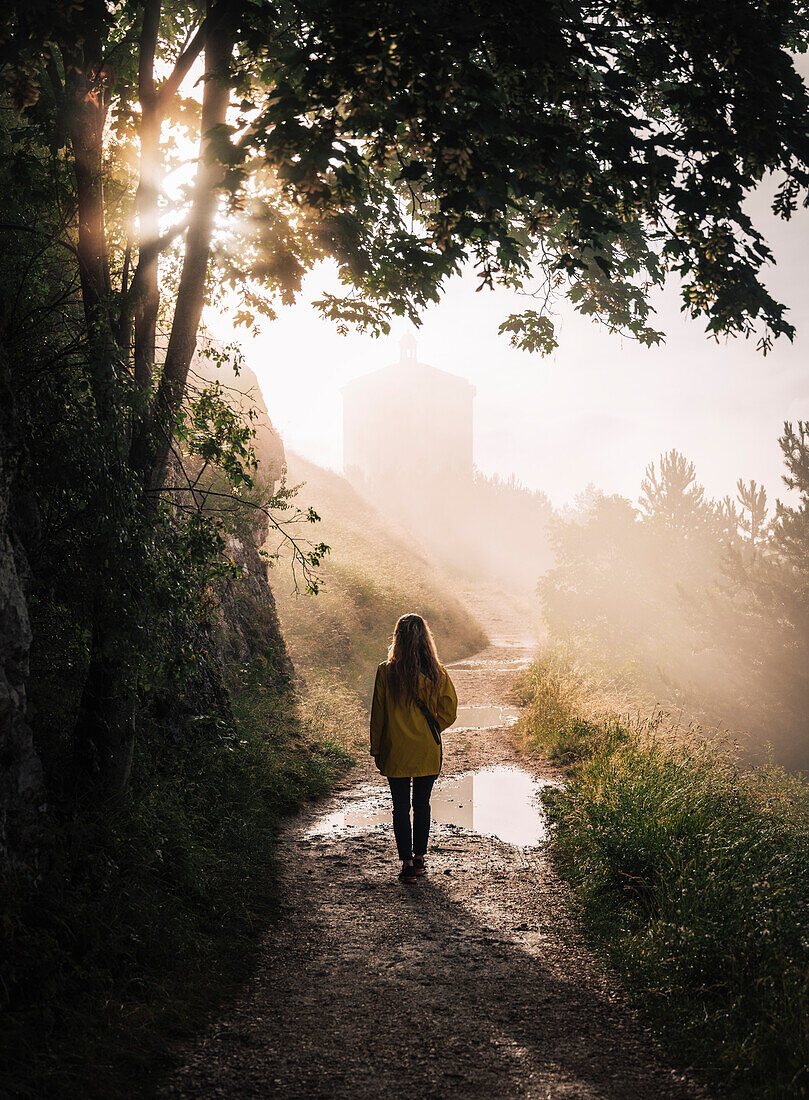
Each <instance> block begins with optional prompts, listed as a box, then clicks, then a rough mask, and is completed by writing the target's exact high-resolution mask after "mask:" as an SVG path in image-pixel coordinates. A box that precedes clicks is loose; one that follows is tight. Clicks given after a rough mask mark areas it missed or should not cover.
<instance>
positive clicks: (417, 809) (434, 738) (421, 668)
mask: <svg viewBox="0 0 809 1100" xmlns="http://www.w3.org/2000/svg"><path fill="white" fill-rule="evenodd" d="M457 710H458V697H457V695H456V694H455V688H454V687H453V685H452V680H450V678H449V673H448V672H447V670H446V669H445V668H444V666H443V665H442V664H441V662H440V661H439V660H438V653H437V652H436V649H435V642H434V641H433V636H432V634H431V633H430V628H429V626H427V624H426V623H425V621H424V619H422V617H421V615H402V617H401V619H399V621H398V623H397V624H396V628H395V630H394V631H393V641H392V642H391V645H390V649H389V650H388V659H387V661H385V662H384V663H383V664H381V665H380V666H379V668H378V669H377V670H376V683H375V684H374V701H373V705H372V707H371V755H372V756H373V758H374V760H375V761H376V766H377V767H378V768H379V770H380V771H381V772H382V774H383V775H385V776H387V778H388V783H389V784H390V793H391V797H392V798H393V834H394V836H395V837H396V849H397V851H398V853H399V859H401V861H402V870H401V871H400V873H399V881H400V882H407V883H411V882H415V881H416V879H417V878H419V877H420V876H421V875H423V874H424V872H425V866H424V856H425V854H426V852H427V838H428V837H429V835H430V794H431V792H432V789H433V783H435V781H436V778H437V777H438V773H439V772H440V771H441V731H442V730H445V729H446V728H447V726H451V725H452V723H453V722H454V721H455V715H456V713H457ZM411 779H412V780H413V825H412V829H411V825H410V780H411Z"/></svg>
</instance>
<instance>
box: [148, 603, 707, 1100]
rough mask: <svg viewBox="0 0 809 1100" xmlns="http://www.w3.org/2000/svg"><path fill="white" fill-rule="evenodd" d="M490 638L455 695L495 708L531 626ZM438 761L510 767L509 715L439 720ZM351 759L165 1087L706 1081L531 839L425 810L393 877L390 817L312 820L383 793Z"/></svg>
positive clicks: (630, 1092)
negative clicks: (240, 980) (642, 1015)
mask: <svg viewBox="0 0 809 1100" xmlns="http://www.w3.org/2000/svg"><path fill="white" fill-rule="evenodd" d="M486 621H487V624H488V625H489V628H490V637H492V639H493V643H492V645H491V646H490V647H489V648H488V649H487V650H485V651H484V652H483V653H481V654H479V655H477V657H475V658H473V659H471V660H468V661H462V662H459V663H457V664H455V665H453V666H451V674H452V677H453V680H454V681H455V684H456V686H457V688H458V695H459V697H460V701H461V703H462V704H466V705H483V704H493V705H498V704H501V703H503V704H504V703H506V702H508V692H509V689H510V688H511V685H512V684H513V681H514V678H515V676H516V674H517V671H518V670H519V668H520V667H521V666H522V665H523V664H524V663H525V661H526V660H527V659H528V657H529V656H530V652H531V648H532V643H531V641H530V640H529V639H528V638H527V634H526V631H525V629H524V625H523V624H521V623H520V622H519V620H517V619H515V617H514V616H513V615H512V614H509V613H508V612H507V611H506V612H502V610H501V613H500V617H499V619H498V616H497V614H495V613H492V611H491V608H489V609H488V612H487V615H486ZM444 746H445V747H444V769H443V777H445V778H446V777H449V776H452V775H456V774H458V773H462V772H465V771H468V770H470V769H474V768H478V767H482V766H490V765H492V764H513V765H517V766H520V767H522V768H524V769H527V770H531V771H533V772H534V773H535V774H536V775H537V776H538V777H539V778H540V779H543V780H546V781H550V782H553V781H558V776H557V775H556V774H554V772H553V770H552V769H550V768H547V767H542V766H541V765H538V764H537V762H536V761H535V760H528V759H527V758H525V757H523V756H521V755H520V754H519V753H518V752H517V751H516V750H515V748H514V747H513V745H512V744H511V741H510V739H509V735H508V731H507V730H506V729H504V728H499V729H487V730H479V731H467V732H463V731H457V732H456V731H454V730H452V731H449V732H448V733H447V734H445V736H444ZM384 783H385V781H384V780H383V779H382V778H381V777H380V776H378V775H377V773H376V772H375V770H374V769H373V766H372V763H371V761H370V759H369V758H367V757H365V756H363V757H361V759H360V762H359V763H358V765H357V766H356V768H355V769H354V771H353V772H352V774H351V775H350V776H349V777H348V778H347V780H346V782H345V783H344V784H343V786H342V787H341V789H339V790H338V791H337V792H336V794H335V796H334V797H332V798H330V799H329V800H328V801H325V802H322V803H320V804H318V805H316V806H313V807H310V808H309V809H308V810H307V811H306V812H305V813H304V814H302V815H301V816H300V817H298V818H296V819H295V820H294V822H292V823H291V824H290V825H289V827H288V828H287V830H286V832H285V834H284V836H283V838H282V841H281V844H280V850H279V859H280V867H281V883H282V895H283V896H284V897H285V898H286V902H285V905H284V908H283V911H282V914H281V917H280V919H279V920H278V921H277V923H276V924H275V925H274V926H273V927H272V928H271V929H270V930H269V932H268V935H267V940H266V945H265V948H264V950H263V952H262V956H261V959H260V961H259V965H258V967H257V969H256V972H255V974H254V975H253V977H252V979H251V980H250V982H249V984H248V985H247V987H246V988H245V989H244V990H243V991H242V994H241V996H240V997H239V999H238V1000H237V1001H236V1002H235V1003H233V1004H232V1005H231V1006H230V1007H229V1008H228V1009H227V1010H226V1011H225V1012H224V1014H223V1015H222V1017H221V1018H220V1019H219V1020H217V1021H216V1022H215V1023H214V1024H212V1025H211V1026H210V1028H209V1029H208V1032H207V1034H205V1035H204V1036H202V1037H201V1038H200V1039H199V1041H198V1042H197V1043H196V1045H194V1046H193V1047H190V1048H188V1049H186V1050H185V1051H183V1052H182V1054H181V1058H180V1061H181V1063H182V1064H181V1065H180V1066H179V1068H178V1069H177V1070H176V1071H175V1072H174V1074H173V1075H172V1077H171V1078H170V1079H169V1080H168V1081H167V1082H166V1083H165V1085H164V1087H163V1091H162V1095H163V1096H172V1097H194V1098H196V1097H226V1098H228V1100H237V1098H251V1100H253V1098H258V1097H271V1096H278V1097H284V1098H296V1097H301V1098H304V1097H305V1098H310V1097H334V1098H343V1097H345V1098H348V1097H351V1098H358V1100H366V1098H367V1100H370V1098H380V1100H383V1098H384V1100H388V1098H397V1097H408V1098H409V1100H414V1098H415V1100H418V1098H421V1097H441V1098H446V1097H458V1098H464V1100H466V1098H472V1097H485V1098H487V1100H488V1098H491V1100H495V1098H500V1097H504V1098H505V1097H554V1098H555V1097H577V1098H579V1097H581V1098H588V1100H589V1098H595V1097H598V1098H603V1100H619V1098H623V1097H626V1098H632V1100H639V1098H643V1100H645V1098H647V1097H648V1098H657V1097H665V1098H675V1097H677V1098H685V1097H699V1096H702V1095H703V1094H702V1092H701V1091H700V1090H699V1089H698V1088H697V1087H696V1086H695V1085H694V1084H693V1083H692V1082H690V1081H689V1080H688V1079H687V1078H685V1077H684V1076H683V1075H681V1074H678V1073H676V1072H675V1071H673V1070H672V1069H671V1067H670V1066H668V1065H667V1064H666V1062H665V1060H664V1059H663V1057H662V1056H661V1054H660V1052H659V1050H658V1049H657V1047H656V1045H655V1043H654V1041H653V1039H652V1038H651V1036H650V1035H649V1033H648V1031H647V1030H645V1029H644V1027H643V1026H642V1024H641V1023H640V1021H639V1020H638V1018H637V1016H636V1014H635V1013H634V1012H633V1011H632V1010H631V1009H630V1008H629V1007H628V1005H627V1003H626V1001H625V999H624V997H623V996H622V994H621V992H620V990H619V989H618V988H616V983H615V982H614V981H613V980H612V979H611V978H610V976H609V975H607V974H605V973H604V971H603V969H601V968H600V967H599V966H598V965H597V964H596V962H595V961H594V960H593V958H592V957H591V956H590V955H589V953H588V952H587V950H586V949H585V947H584V946H583V945H582V943H581V941H580V939H579V937H578V935H577V933H576V930H575V924H574V920H573V916H572V912H573V906H572V901H571V896H570V892H569V890H568V888H567V886H566V885H565V884H564V882H562V881H561V880H560V879H559V878H558V876H557V875H556V874H555V873H554V871H553V869H552V867H551V866H550V863H549V861H548V860H547V858H546V856H545V854H544V852H543V850H542V848H534V849H521V848H515V847H511V846H510V845H508V844H505V843H503V842H502V841H500V840H497V839H494V838H491V837H485V836H481V835H478V834H475V833H472V832H468V831H466V830H464V829H462V828H459V827H457V826H450V825H438V826H436V825H434V826H433V832H432V835H431V848H430V853H429V874H428V876H426V877H425V878H424V879H422V880H421V881H419V882H418V883H417V884H416V885H415V886H403V885H400V884H399V883H398V882H397V881H396V878H395V875H396V872H397V871H398V867H399V865H398V863H397V862H396V853H395V849H394V846H393V838H392V830H391V829H390V827H389V826H377V827H375V828H372V829H370V830H366V831H364V832H363V831H358V830H350V831H348V832H346V833H340V832H339V831H337V832H335V831H331V832H328V833H326V834H325V835H319V834H317V833H316V832H315V833H313V826H314V827H317V824H318V822H319V821H322V818H323V815H324V814H327V813H332V812H333V811H335V810H336V809H337V810H339V809H340V808H349V809H350V807H351V805H352V804H355V803H356V802H357V800H358V799H360V798H362V797H365V796H367V794H368V791H369V789H378V790H380V791H381V790H386V787H383V784H384Z"/></svg>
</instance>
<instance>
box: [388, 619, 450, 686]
mask: <svg viewBox="0 0 809 1100" xmlns="http://www.w3.org/2000/svg"><path fill="white" fill-rule="evenodd" d="M419 673H424V675H425V676H426V677H427V680H428V681H429V683H430V688H431V690H430V695H431V697H432V698H431V700H430V701H431V702H433V703H435V701H436V700H437V699H438V689H439V687H440V686H441V678H442V676H443V670H442V668H441V662H440V661H439V660H438V651H437V650H436V648H435V641H434V640H433V635H432V632H431V630H430V628H429V626H428V625H427V623H426V622H425V621H424V619H422V617H421V615H412V614H410V615H402V617H401V618H400V619H399V621H398V622H397V624H396V626H395V627H394V630H393V639H392V641H391V643H390V649H389V650H388V687H389V688H390V693H391V695H392V697H393V701H394V703H402V704H404V705H407V704H408V703H410V704H415V703H416V702H417V701H418V698H419Z"/></svg>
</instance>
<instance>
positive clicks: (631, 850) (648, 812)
mask: <svg viewBox="0 0 809 1100" xmlns="http://www.w3.org/2000/svg"><path fill="white" fill-rule="evenodd" d="M519 694H520V696H521V699H522V701H523V702H525V704H526V711H525V714H524V717H523V720H522V726H521V731H520V732H521V737H522V739H523V742H524V744H525V745H526V747H533V748H534V749H536V750H539V751H542V752H543V753H545V754H547V755H549V756H550V757H552V758H553V759H556V760H557V761H560V762H562V763H564V764H566V765H567V766H568V772H569V778H568V783H567V785H566V786H565V788H564V789H562V790H552V791H550V792H549V794H548V795H547V799H546V801H547V808H548V811H549V814H550V816H551V819H552V820H553V821H554V823H555V826H556V828H555V838H554V843H553V848H552V850H553V853H554V858H555V860H556V861H557V864H558V866H559V868H560V869H561V871H562V872H563V873H564V874H565V875H566V876H567V877H568V878H569V879H570V881H571V882H572V883H573V884H574V885H575V887H576V890H577V893H578V897H579V899H580V901H581V904H582V913H583V918H584V922H585V927H586V930H587V932H588V934H589V936H590V937H591V939H592V941H593V942H594V944H595V945H596V946H597V947H598V948H600V950H601V951H602V952H603V953H604V954H605V955H606V956H607V957H608V959H609V961H610V962H611V963H612V965H613V966H615V967H616V969H618V970H619V971H620V972H621V973H622V975H623V977H624V979H625V981H626V984H627V987H628V988H629V990H630V992H631V993H632V994H633V995H634V996H635V998H636V999H637V1000H638V1001H639V1002H640V1003H641V1005H642V1006H643V1008H644V1009H645V1011H646V1013H647V1014H648V1016H649V1017H650V1018H651V1019H652V1021H653V1022H654V1023H655V1024H656V1026H657V1028H658V1030H659V1032H660V1034H661V1037H662V1038H663V1040H664V1042H666V1044H667V1045H668V1047H669V1049H670V1050H672V1052H673V1053H674V1054H675V1055H676V1056H677V1057H678V1058H679V1059H680V1060H681V1061H682V1062H683V1063H690V1064H691V1065H692V1066H693V1067H694V1068H695V1069H696V1070H697V1071H698V1072H700V1073H701V1074H702V1075H704V1076H705V1077H706V1079H708V1080H709V1081H712V1082H714V1083H718V1082H721V1083H722V1094H723V1095H734V1096H750V1097H764V1096H772V1097H784V1096H805V1095H809V1071H807V1065H809V1023H808V1022H807V1021H809V786H807V784H806V782H805V781H804V780H803V779H802V778H800V777H797V776H791V775H788V774H786V773H785V772H783V771H782V770H780V769H778V768H775V767H772V766H768V767H765V768H759V769H754V770H751V769H742V768H740V767H739V766H737V764H736V763H735V762H734V758H733V755H732V753H731V752H730V751H729V750H728V747H727V746H726V745H723V744H722V743H721V742H719V741H717V740H709V739H707V738H706V737H705V736H703V735H702V734H701V733H700V731H699V730H697V729H693V728H692V729H686V730H682V729H678V728H677V726H676V723H675V722H673V721H672V720H671V719H670V717H669V716H668V715H666V714H661V713H659V712H657V713H654V714H653V715H652V716H651V718H650V719H649V720H645V721H644V720H641V719H640V718H639V717H638V715H637V714H636V715H634V716H632V715H627V714H626V713H624V714H621V712H620V709H618V706H617V704H618V701H619V693H618V691H617V690H616V687H615V685H609V684H607V685H604V684H603V683H599V682H597V681H594V680H593V679H591V678H589V677H588V676H587V675H586V674H585V673H582V672H581V671H580V670H576V669H574V668H571V667H569V666H568V665H566V663H565V661H564V658H563V657H560V656H559V655H558V654H557V655H554V654H550V655H548V656H547V657H543V658H541V659H540V660H539V661H538V662H537V663H536V664H535V665H534V666H533V667H532V668H531V669H530V670H529V672H528V673H527V674H526V676H525V677H524V678H523V681H522V683H521V685H520V687H519Z"/></svg>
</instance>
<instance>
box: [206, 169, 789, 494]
mask: <svg viewBox="0 0 809 1100" xmlns="http://www.w3.org/2000/svg"><path fill="white" fill-rule="evenodd" d="M749 209H750V211H751V212H752V214H753V216H754V219H755V220H756V222H757V224H758V225H759V226H760V227H761V228H763V230H764V231H765V235H766V236H767V238H768V240H769V242H770V245H771V247H772V249H773V252H774V253H775V258H776V266H774V267H770V268H768V269H767V270H766V272H765V282H766V283H767V285H768V287H769V288H770V290H771V291H772V292H773V294H774V296H775V297H776V298H777V299H779V300H780V301H782V302H784V303H785V304H786V305H787V306H788V307H789V313H788V318H789V320H790V321H791V322H792V323H793V324H794V325H795V326H796V328H797V330H798V333H797V336H796V338H795V341H794V343H793V344H789V343H788V341H787V340H786V339H785V338H783V337H782V338H780V339H779V340H777V341H776V343H775V347H774V350H773V351H772V352H771V353H770V354H769V355H768V356H766V358H765V357H764V356H762V354H761V353H760V352H757V351H756V348H755V342H754V341H753V340H750V341H745V340H739V339H736V340H729V341H727V342H723V343H720V344H717V343H715V342H714V341H713V340H711V339H708V338H707V337H706V336H705V333H704V324H703V323H702V322H700V321H692V320H690V319H689V318H687V317H685V316H684V315H682V314H681V313H680V298H679V287H678V284H677V282H676V281H672V282H671V284H669V285H667V287H666V288H665V289H664V290H663V291H662V292H661V293H660V294H659V296H658V298H657V299H656V300H655V304H656V308H657V310H658V315H657V319H656V322H655V327H657V328H660V329H662V330H663V331H665V332H666V334H667V338H666V342H665V344H664V345H663V346H661V347H658V348H654V349H647V348H643V347H641V346H639V345H638V344H636V343H634V342H633V341H631V340H628V339H621V338H619V337H617V336H615V335H610V334H609V333H608V332H607V331H606V330H605V329H604V328H603V327H600V326H598V325H596V324H594V323H593V322H592V321H591V320H590V319H587V318H582V317H580V316H579V315H578V314H576V313H575V312H574V311H573V310H572V308H571V307H569V306H565V305H564V304H563V303H560V305H559V307H558V309H557V315H556V320H557V323H558V329H559V334H560V347H559V349H558V350H557V351H556V352H555V353H554V354H553V355H552V356H549V357H547V358H540V357H539V356H537V355H530V354H528V353H526V352H521V351H517V350H515V349H512V348H510V347H509V345H508V341H507V338H505V337H501V336H498V334H497V327H498V325H499V323H500V321H501V320H503V319H504V318H505V317H506V316H507V315H508V314H509V313H510V312H513V311H515V310H519V309H524V308H526V300H525V299H524V298H519V297H517V296H516V295H514V294H512V293H509V292H507V291H504V290H496V291H494V292H488V291H485V290H484V291H482V292H480V293H476V292H475V286H476V280H475V279H474V277H473V275H472V273H471V272H470V273H469V274H468V275H465V276H462V277H458V278H456V279H454V280H453V281H452V282H450V283H449V284H448V285H447V288H446V292H445V294H444V297H443V299H442V300H441V302H440V303H438V304H437V305H435V306H433V307H432V308H430V309H429V310H428V311H427V312H426V313H425V314H424V318H423V324H422V326H421V328H420V329H419V330H418V331H416V332H415V335H416V339H417V341H418V358H419V359H420V360H421V361H422V362H426V363H430V364H432V365H433V366H435V367H439V368H441V369H442V370H447V371H451V372H452V373H454V374H458V375H461V376H463V377H464V378H467V379H469V381H470V382H472V383H473V384H474V385H475V386H476V388H477V394H476V398H475V463H476V465H477V466H478V468H479V469H481V470H482V471H484V472H485V473H488V474H492V473H497V474H500V475H502V476H506V477H507V476H509V475H510V474H512V473H513V474H515V475H516V476H517V477H518V478H519V479H520V480H521V481H522V482H523V483H524V484H525V485H527V486H529V487H530V488H535V489H542V490H544V491H545V492H546V493H547V494H548V496H549V497H550V498H551V500H552V501H553V503H554V504H555V505H557V506H559V507H561V506H564V505H565V504H569V503H571V502H572V501H573V500H574V499H575V496H576V494H577V493H579V492H581V491H582V490H583V489H585V488H586V487H587V486H588V484H593V485H595V486H596V487H597V488H600V489H603V490H604V491H606V492H610V493H620V494H622V495H624V496H626V497H628V498H629V499H631V500H636V499H637V496H638V493H639V490H640V482H641V479H642V478H643V474H644V469H645V467H646V465H647V464H648V463H649V462H650V461H652V460H653V459H656V458H657V456H658V455H659V454H660V453H661V452H662V451H665V450H668V449H670V448H672V447H676V448H677V449H679V450H681V451H682V452H684V453H685V455H686V456H687V457H688V458H689V459H691V460H692V461H693V462H694V464H695V466H696V470H697V475H698V479H699V480H700V482H701V483H702V484H703V485H704V486H705V488H706V490H707V492H708V495H710V496H713V497H717V498H721V497H723V496H724V495H725V494H726V493H728V494H733V493H734V492H735V484H736V481H737V479H738V478H739V477H741V478H743V479H744V480H749V479H751V478H754V479H756V480H757V481H758V482H760V483H763V484H764V485H765V486H766V487H767V490H768V493H769V494H770V497H771V499H772V498H774V496H775V495H781V496H784V493H785V491H784V488H783V485H782V483H781V474H782V470H783V465H782V462H781V454H780V450H779V447H778V435H779V434H780V432H781V430H782V427H783V422H784V421H785V420H797V419H799V418H800V419H809V212H807V211H800V212H799V213H798V214H797V215H795V216H794V217H793V219H792V220H791V221H790V222H789V223H783V222H781V221H780V220H779V219H777V218H775V217H774V216H773V215H772V214H771V213H770V211H769V193H768V192H767V191H766V190H765V189H762V191H761V193H757V194H755V195H754V196H752V198H751V200H750V203H749ZM324 289H331V290H336V289H337V287H336V280H335V276H334V272H333V271H332V270H331V269H329V268H324V269H322V270H320V271H319V272H315V273H313V274H312V276H311V277H310V278H309V279H308V280H307V282H306V284H305V286H304V294H303V295H302V297H301V300H300V301H299V302H298V304H296V305H295V306H293V307H290V308H287V309H284V310H282V311H281V312H279V316H278V318H277V320H276V321H273V322H265V323H264V324H263V327H262V329H261V331H260V333H259V335H258V336H255V337H253V336H250V335H249V334H247V333H246V331H245V330H243V329H236V330H234V328H233V325H232V322H231V320H230V317H229V316H228V315H227V314H213V313H209V314H208V315H207V316H206V323H207V325H208V327H209V328H210V329H211V330H212V332H213V333H214V334H215V335H216V336H217V337H219V338H220V339H223V340H230V339H236V340H238V342H239V343H240V344H241V346H242V349H243V351H244V354H245V357H246V359H247V361H248V363H249V364H250V366H251V367H252V368H253V369H254V370H255V372H256V374H257V376H258V378H259V383H260V385H261V388H262V391H263V393H264V397H265V400H266V402H267V406H268V408H269V411H270V416H271V417H272V419H273V422H274V423H275V426H276V427H277V428H278V429H279V431H280V432H281V435H282V437H283V439H284V442H285V444H286V446H287V447H288V448H290V449H292V450H294V451H297V452H299V453H300V454H302V455H304V456H305V457H307V458H309V459H311V460H313V461H315V462H317V463H319V464H321V465H323V466H328V467H330V468H332V469H335V470H340V469H341V468H342V439H341V418H342V406H341V398H340V387H341V386H343V385H345V383H346V382H348V381H349V380H350V379H352V378H354V377H356V376H358V375H361V374H365V373H367V372H369V371H372V370H376V369H377V368H379V367H383V366H386V365H387V364H389V363H392V362H394V361H396V360H398V358H399V340H400V339H401V337H402V336H403V335H404V333H405V332H406V331H408V330H409V331H413V330H412V329H410V327H409V326H408V325H407V324H406V323H405V322H403V321H399V322H396V321H394V324H393V330H392V333H391V336H390V337H389V338H380V339H373V338H372V337H368V336H360V335H357V334H350V335H349V336H345V337H344V336H340V335H338V333H337V331H336V329H335V327H334V325H333V324H332V323H330V322H325V321H322V320H320V319H319V317H318V316H317V314H316V313H315V311H314V310H313V309H312V307H311V305H310V304H309V303H310V302H311V300H312V299H314V298H317V297H318V296H319V295H320V293H321V292H322V291H323V290H324Z"/></svg>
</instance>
